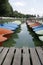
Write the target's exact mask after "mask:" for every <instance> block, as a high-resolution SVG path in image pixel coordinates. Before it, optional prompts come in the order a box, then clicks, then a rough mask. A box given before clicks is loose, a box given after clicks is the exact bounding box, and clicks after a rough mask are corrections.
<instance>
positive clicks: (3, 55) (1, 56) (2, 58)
mask: <svg viewBox="0 0 43 65" xmlns="http://www.w3.org/2000/svg"><path fill="white" fill-rule="evenodd" d="M7 51H8V48H4V49H3V51H2V53H1V54H0V65H1V64H2V62H3V60H4V58H5V56H6V54H7Z"/></svg>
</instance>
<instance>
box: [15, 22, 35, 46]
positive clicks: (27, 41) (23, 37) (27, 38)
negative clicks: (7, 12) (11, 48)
mask: <svg viewBox="0 0 43 65" xmlns="http://www.w3.org/2000/svg"><path fill="white" fill-rule="evenodd" d="M18 37H19V38H18V39H16V44H15V47H23V46H28V47H34V42H33V41H32V36H31V35H30V34H29V31H28V30H27V26H26V24H25V23H24V24H22V25H21V32H20V33H18ZM14 40H15V39H14Z"/></svg>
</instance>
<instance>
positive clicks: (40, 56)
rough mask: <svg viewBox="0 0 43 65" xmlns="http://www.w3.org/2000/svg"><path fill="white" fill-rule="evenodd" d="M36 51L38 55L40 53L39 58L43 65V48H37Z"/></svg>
mask: <svg viewBox="0 0 43 65" xmlns="http://www.w3.org/2000/svg"><path fill="white" fill-rule="evenodd" d="M36 51H37V53H38V56H39V59H40V61H41V63H42V65H43V50H42V48H40V47H37V48H36Z"/></svg>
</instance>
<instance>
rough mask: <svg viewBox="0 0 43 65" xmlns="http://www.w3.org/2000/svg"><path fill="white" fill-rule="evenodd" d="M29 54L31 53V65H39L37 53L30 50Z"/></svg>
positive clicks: (32, 49) (33, 49)
mask: <svg viewBox="0 0 43 65" xmlns="http://www.w3.org/2000/svg"><path fill="white" fill-rule="evenodd" d="M30 53H31V59H32V64H33V65H41V64H40V61H39V59H38V56H37V53H36V51H35V48H30Z"/></svg>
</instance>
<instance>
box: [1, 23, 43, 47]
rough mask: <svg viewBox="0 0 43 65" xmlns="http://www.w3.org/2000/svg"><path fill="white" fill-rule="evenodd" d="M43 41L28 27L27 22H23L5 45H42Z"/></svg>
mask: <svg viewBox="0 0 43 65" xmlns="http://www.w3.org/2000/svg"><path fill="white" fill-rule="evenodd" d="M42 45H43V42H41V41H40V40H39V39H38V38H37V37H36V35H35V34H34V33H33V32H32V31H31V30H30V29H29V28H28V27H27V25H26V23H23V24H21V27H20V28H19V29H17V30H16V32H15V33H14V34H13V35H12V36H11V38H10V39H9V40H7V41H6V42H4V43H3V45H2V46H5V47H11V46H13V47H19V48H22V47H23V46H25V47H35V46H42Z"/></svg>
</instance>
